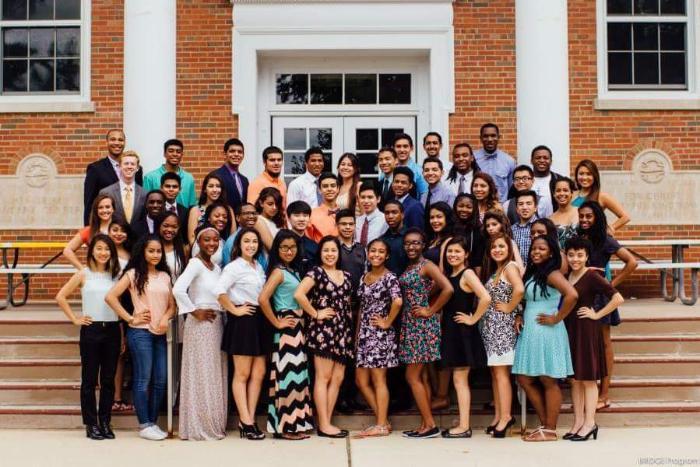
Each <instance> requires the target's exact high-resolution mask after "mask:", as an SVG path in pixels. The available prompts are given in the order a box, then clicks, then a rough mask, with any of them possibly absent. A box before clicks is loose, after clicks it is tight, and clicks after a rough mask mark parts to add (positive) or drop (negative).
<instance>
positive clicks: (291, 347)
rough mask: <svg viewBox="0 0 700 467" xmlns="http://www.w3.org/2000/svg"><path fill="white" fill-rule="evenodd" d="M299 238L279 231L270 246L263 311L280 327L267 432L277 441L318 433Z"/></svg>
mask: <svg viewBox="0 0 700 467" xmlns="http://www.w3.org/2000/svg"><path fill="white" fill-rule="evenodd" d="M300 243H301V241H300V238H299V236H297V235H296V234H295V233H294V232H292V231H291V230H286V229H283V230H280V231H279V233H278V234H277V236H276V237H275V240H274V242H273V243H272V248H270V262H269V265H268V272H267V276H268V279H267V282H266V283H265V286H264V287H263V290H262V292H261V293H260V297H259V302H260V308H261V309H262V311H263V313H264V314H265V316H266V317H267V319H268V320H269V321H270V323H272V325H273V326H274V327H275V329H276V331H275V335H274V340H273V344H272V349H273V350H272V359H271V362H270V404H269V406H268V410H267V431H268V432H270V433H272V434H273V435H274V437H275V438H282V439H289V440H300V439H306V438H308V437H309V435H308V434H306V432H307V431H310V430H312V429H313V416H312V413H311V397H310V395H309V394H310V393H309V372H308V364H307V360H306V353H305V352H304V333H303V326H302V319H301V318H302V311H301V309H300V306H299V304H298V303H297V301H296V300H295V299H294V291H295V290H296V288H297V287H298V285H299V283H300V281H301V280H300V275H299V269H300V265H301V255H300V254H299V253H298V252H299V250H300Z"/></svg>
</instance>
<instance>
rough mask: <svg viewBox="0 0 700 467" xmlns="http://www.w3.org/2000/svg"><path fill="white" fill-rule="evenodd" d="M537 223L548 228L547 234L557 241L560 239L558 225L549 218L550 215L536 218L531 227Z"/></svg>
mask: <svg viewBox="0 0 700 467" xmlns="http://www.w3.org/2000/svg"><path fill="white" fill-rule="evenodd" d="M535 224H542V225H544V228H545V229H546V230H547V236H548V237H551V238H553V239H554V240H556V241H559V234H558V233H557V226H556V225H554V222H552V220H551V219H549V218H548V217H540V218H539V219H536V220H535V222H533V223H532V224H531V225H530V228H531V229H532V226H533V225H535Z"/></svg>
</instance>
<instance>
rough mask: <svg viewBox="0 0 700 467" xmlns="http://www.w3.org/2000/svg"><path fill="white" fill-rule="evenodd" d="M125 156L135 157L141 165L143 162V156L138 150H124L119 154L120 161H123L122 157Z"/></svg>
mask: <svg viewBox="0 0 700 467" xmlns="http://www.w3.org/2000/svg"><path fill="white" fill-rule="evenodd" d="M125 157H135V158H136V162H137V163H138V164H139V165H140V164H141V158H140V157H139V154H138V153H137V152H136V151H124V152H123V153H121V154H120V155H119V163H120V164H121V163H122V159H124V158H125Z"/></svg>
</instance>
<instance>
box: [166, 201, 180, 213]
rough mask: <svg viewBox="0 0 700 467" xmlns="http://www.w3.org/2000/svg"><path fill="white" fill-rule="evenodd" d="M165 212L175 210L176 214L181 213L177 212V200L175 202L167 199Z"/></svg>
mask: <svg viewBox="0 0 700 467" xmlns="http://www.w3.org/2000/svg"><path fill="white" fill-rule="evenodd" d="M165 212H174V213H175V214H178V215H179V213H178V212H177V200H176V201H175V202H174V203H171V202H169V201H166V202H165Z"/></svg>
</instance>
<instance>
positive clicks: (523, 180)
mask: <svg viewBox="0 0 700 467" xmlns="http://www.w3.org/2000/svg"><path fill="white" fill-rule="evenodd" d="M530 180H532V177H515V178H513V181H514V182H529V181H530Z"/></svg>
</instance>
